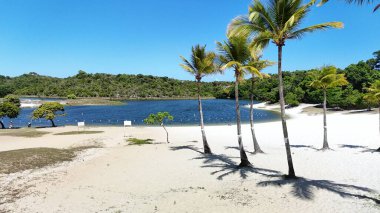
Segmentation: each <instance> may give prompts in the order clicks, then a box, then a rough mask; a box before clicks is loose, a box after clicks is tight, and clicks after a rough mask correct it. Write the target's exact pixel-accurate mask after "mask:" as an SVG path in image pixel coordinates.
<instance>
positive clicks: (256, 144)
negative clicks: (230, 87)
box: [249, 76, 264, 154]
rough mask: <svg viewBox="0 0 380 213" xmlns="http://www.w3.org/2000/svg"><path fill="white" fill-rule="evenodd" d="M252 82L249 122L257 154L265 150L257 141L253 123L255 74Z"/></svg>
mask: <svg viewBox="0 0 380 213" xmlns="http://www.w3.org/2000/svg"><path fill="white" fill-rule="evenodd" d="M251 83H252V84H251V107H250V109H249V122H250V124H251V133H252V140H253V148H254V152H253V153H254V154H257V153H264V152H263V151H262V150H261V148H260V145H259V143H258V142H257V139H256V134H255V129H254V125H253V84H254V80H253V76H252V81H251Z"/></svg>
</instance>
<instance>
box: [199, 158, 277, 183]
mask: <svg viewBox="0 0 380 213" xmlns="http://www.w3.org/2000/svg"><path fill="white" fill-rule="evenodd" d="M236 158H238V157H236ZM193 159H195V160H202V161H203V164H204V165H203V166H201V168H213V169H215V171H213V172H211V175H217V177H216V179H218V180H223V179H224V178H225V177H226V176H229V175H234V174H239V176H240V178H242V179H246V178H247V177H248V176H249V174H260V175H264V176H267V177H276V176H279V175H280V174H281V173H280V172H279V171H275V170H271V169H265V168H259V167H255V166H249V167H239V166H238V164H236V162H235V161H233V160H232V159H231V157H229V156H226V155H209V156H207V155H204V156H199V157H196V158H193ZM238 159H240V158H238Z"/></svg>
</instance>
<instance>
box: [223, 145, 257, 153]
mask: <svg viewBox="0 0 380 213" xmlns="http://www.w3.org/2000/svg"><path fill="white" fill-rule="evenodd" d="M224 148H225V149H226V150H227V149H234V150H237V151H240V149H239V147H237V146H225V147H224ZM244 151H245V152H247V153H249V154H252V155H253V154H254V153H253V152H250V151H247V150H246V149H245V148H244Z"/></svg>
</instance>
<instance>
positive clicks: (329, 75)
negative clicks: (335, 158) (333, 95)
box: [310, 66, 348, 150]
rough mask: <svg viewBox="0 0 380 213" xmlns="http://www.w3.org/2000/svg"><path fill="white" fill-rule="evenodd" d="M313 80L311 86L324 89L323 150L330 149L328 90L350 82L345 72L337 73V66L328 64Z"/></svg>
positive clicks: (314, 74)
mask: <svg viewBox="0 0 380 213" xmlns="http://www.w3.org/2000/svg"><path fill="white" fill-rule="evenodd" d="M312 75H313V77H314V79H313V81H312V82H311V84H310V86H311V87H314V88H316V89H320V90H322V91H323V147H322V150H326V149H330V147H329V143H328V142H327V119H326V111H327V95H326V94H327V90H328V89H329V88H334V87H339V86H344V85H347V84H348V81H347V80H346V77H344V74H337V73H336V67H334V66H326V67H323V68H322V69H321V70H320V71H317V72H314V73H313V74H312Z"/></svg>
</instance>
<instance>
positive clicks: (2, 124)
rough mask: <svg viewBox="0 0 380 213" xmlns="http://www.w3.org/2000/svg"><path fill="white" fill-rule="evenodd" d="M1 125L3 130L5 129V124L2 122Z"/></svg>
mask: <svg viewBox="0 0 380 213" xmlns="http://www.w3.org/2000/svg"><path fill="white" fill-rule="evenodd" d="M0 125H1V128H2V129H5V126H4V123H3V122H2V121H0Z"/></svg>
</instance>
